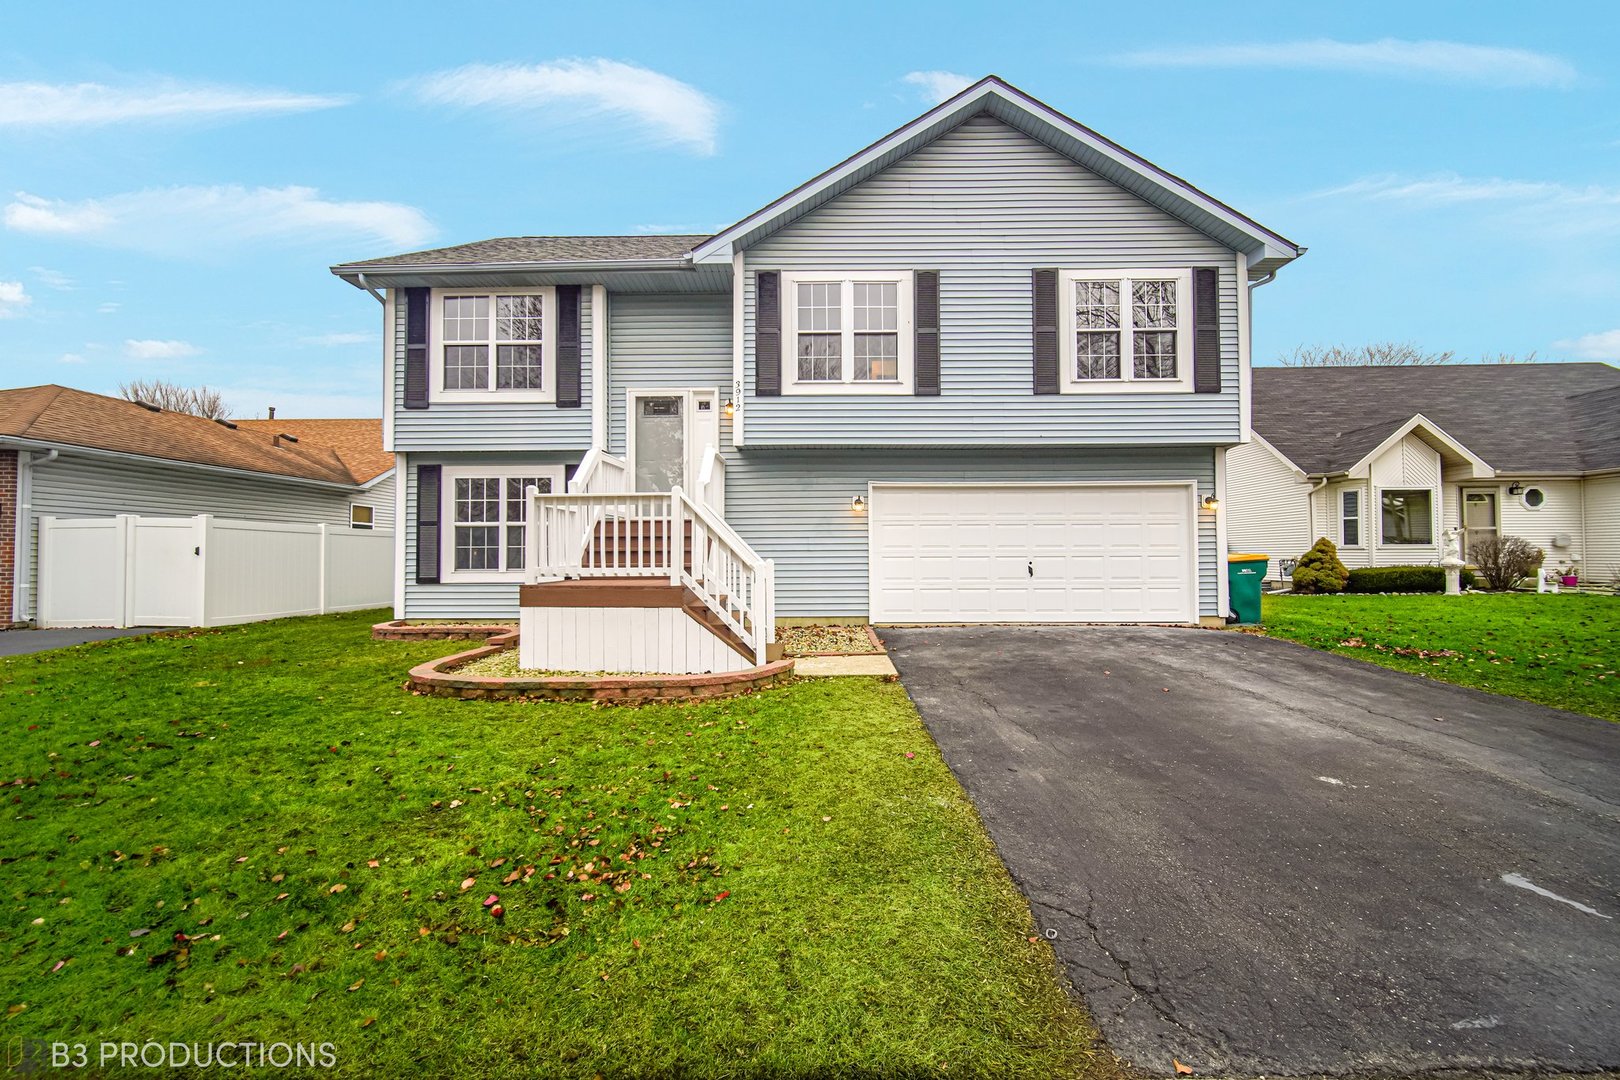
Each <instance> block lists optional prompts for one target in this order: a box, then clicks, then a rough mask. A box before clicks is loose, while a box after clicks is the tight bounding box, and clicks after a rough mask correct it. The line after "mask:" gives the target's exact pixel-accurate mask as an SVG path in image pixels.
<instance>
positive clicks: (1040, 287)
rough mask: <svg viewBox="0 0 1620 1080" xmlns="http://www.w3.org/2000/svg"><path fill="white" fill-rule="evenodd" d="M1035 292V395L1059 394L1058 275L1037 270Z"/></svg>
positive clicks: (1048, 271)
mask: <svg viewBox="0 0 1620 1080" xmlns="http://www.w3.org/2000/svg"><path fill="white" fill-rule="evenodd" d="M1033 284H1034V290H1035V303H1034V309H1035V310H1034V339H1035V392H1036V393H1037V394H1056V393H1058V392H1059V391H1060V390H1061V387H1059V385H1058V272H1057V271H1056V270H1036V271H1035V272H1034V274H1033Z"/></svg>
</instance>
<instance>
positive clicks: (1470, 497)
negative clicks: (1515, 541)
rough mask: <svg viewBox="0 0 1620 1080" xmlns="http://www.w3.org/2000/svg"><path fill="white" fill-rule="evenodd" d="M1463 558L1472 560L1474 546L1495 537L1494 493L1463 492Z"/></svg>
mask: <svg viewBox="0 0 1620 1080" xmlns="http://www.w3.org/2000/svg"><path fill="white" fill-rule="evenodd" d="M1462 527H1463V558H1465V559H1472V558H1473V551H1474V545H1475V544H1477V543H1479V542H1480V541H1481V540H1484V539H1486V538H1487V537H1491V536H1495V535H1496V528H1497V519H1496V492H1494V491H1464V492H1463V511H1462Z"/></svg>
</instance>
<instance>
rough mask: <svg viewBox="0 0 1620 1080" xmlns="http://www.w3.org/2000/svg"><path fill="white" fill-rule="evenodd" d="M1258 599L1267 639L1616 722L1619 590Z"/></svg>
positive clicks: (1619, 709) (1619, 703)
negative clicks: (1593, 593)
mask: <svg viewBox="0 0 1620 1080" xmlns="http://www.w3.org/2000/svg"><path fill="white" fill-rule="evenodd" d="M1262 606H1263V612H1264V616H1263V617H1264V621H1265V630H1266V633H1268V634H1270V635H1271V636H1272V637H1280V638H1287V639H1289V640H1290V641H1298V642H1301V643H1303V644H1306V645H1310V646H1312V647H1314V648H1318V649H1326V650H1327V651H1329V652H1335V653H1339V654H1341V655H1343V656H1354V657H1356V658H1357V659H1360V660H1369V661H1371V662H1373V663H1375V664H1382V665H1384V666H1385V667H1392V668H1396V669H1398V670H1400V671H1410V672H1413V673H1415V674H1418V675H1427V676H1429V677H1431V678H1435V679H1440V680H1442V681H1444V682H1450V683H1458V684H1460V685H1462V686H1472V687H1475V688H1477V689H1480V690H1489V691H1490V692H1491V693H1493V694H1507V695H1509V696H1511V697H1517V698H1523V699H1525V700H1526V701H1537V702H1540V703H1541V704H1543V705H1552V706H1554V707H1555V708H1560V709H1572V710H1574V711H1575V712H1583V713H1587V714H1589V715H1591V716H1601V717H1604V718H1605V719H1608V720H1620V597H1613V596H1582V595H1577V594H1569V593H1565V594H1558V595H1548V596H1537V595H1534V594H1527V593H1506V594H1504V593H1494V594H1493V593H1471V594H1467V595H1464V596H1344V595H1339V596H1293V595H1284V596H1267V597H1265V598H1264V600H1263V601H1262Z"/></svg>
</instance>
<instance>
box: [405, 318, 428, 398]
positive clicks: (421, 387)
mask: <svg viewBox="0 0 1620 1080" xmlns="http://www.w3.org/2000/svg"><path fill="white" fill-rule="evenodd" d="M427 328H428V290H426V289H406V290H405V407H406V408H407V409H425V408H427V407H428V355H427V337H428V335H427Z"/></svg>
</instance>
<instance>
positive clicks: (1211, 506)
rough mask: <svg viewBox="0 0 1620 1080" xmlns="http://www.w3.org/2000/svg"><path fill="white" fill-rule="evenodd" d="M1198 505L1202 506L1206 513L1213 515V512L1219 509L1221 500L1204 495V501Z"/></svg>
mask: <svg viewBox="0 0 1620 1080" xmlns="http://www.w3.org/2000/svg"><path fill="white" fill-rule="evenodd" d="M1199 505H1200V506H1202V507H1203V508H1204V510H1205V511H1206V512H1207V513H1211V514H1213V513H1214V512H1215V511H1217V510H1219V509H1220V508H1221V500H1219V499H1217V498H1216V497H1215V496H1213V495H1205V496H1204V501H1203V502H1202V503H1200V504H1199Z"/></svg>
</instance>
